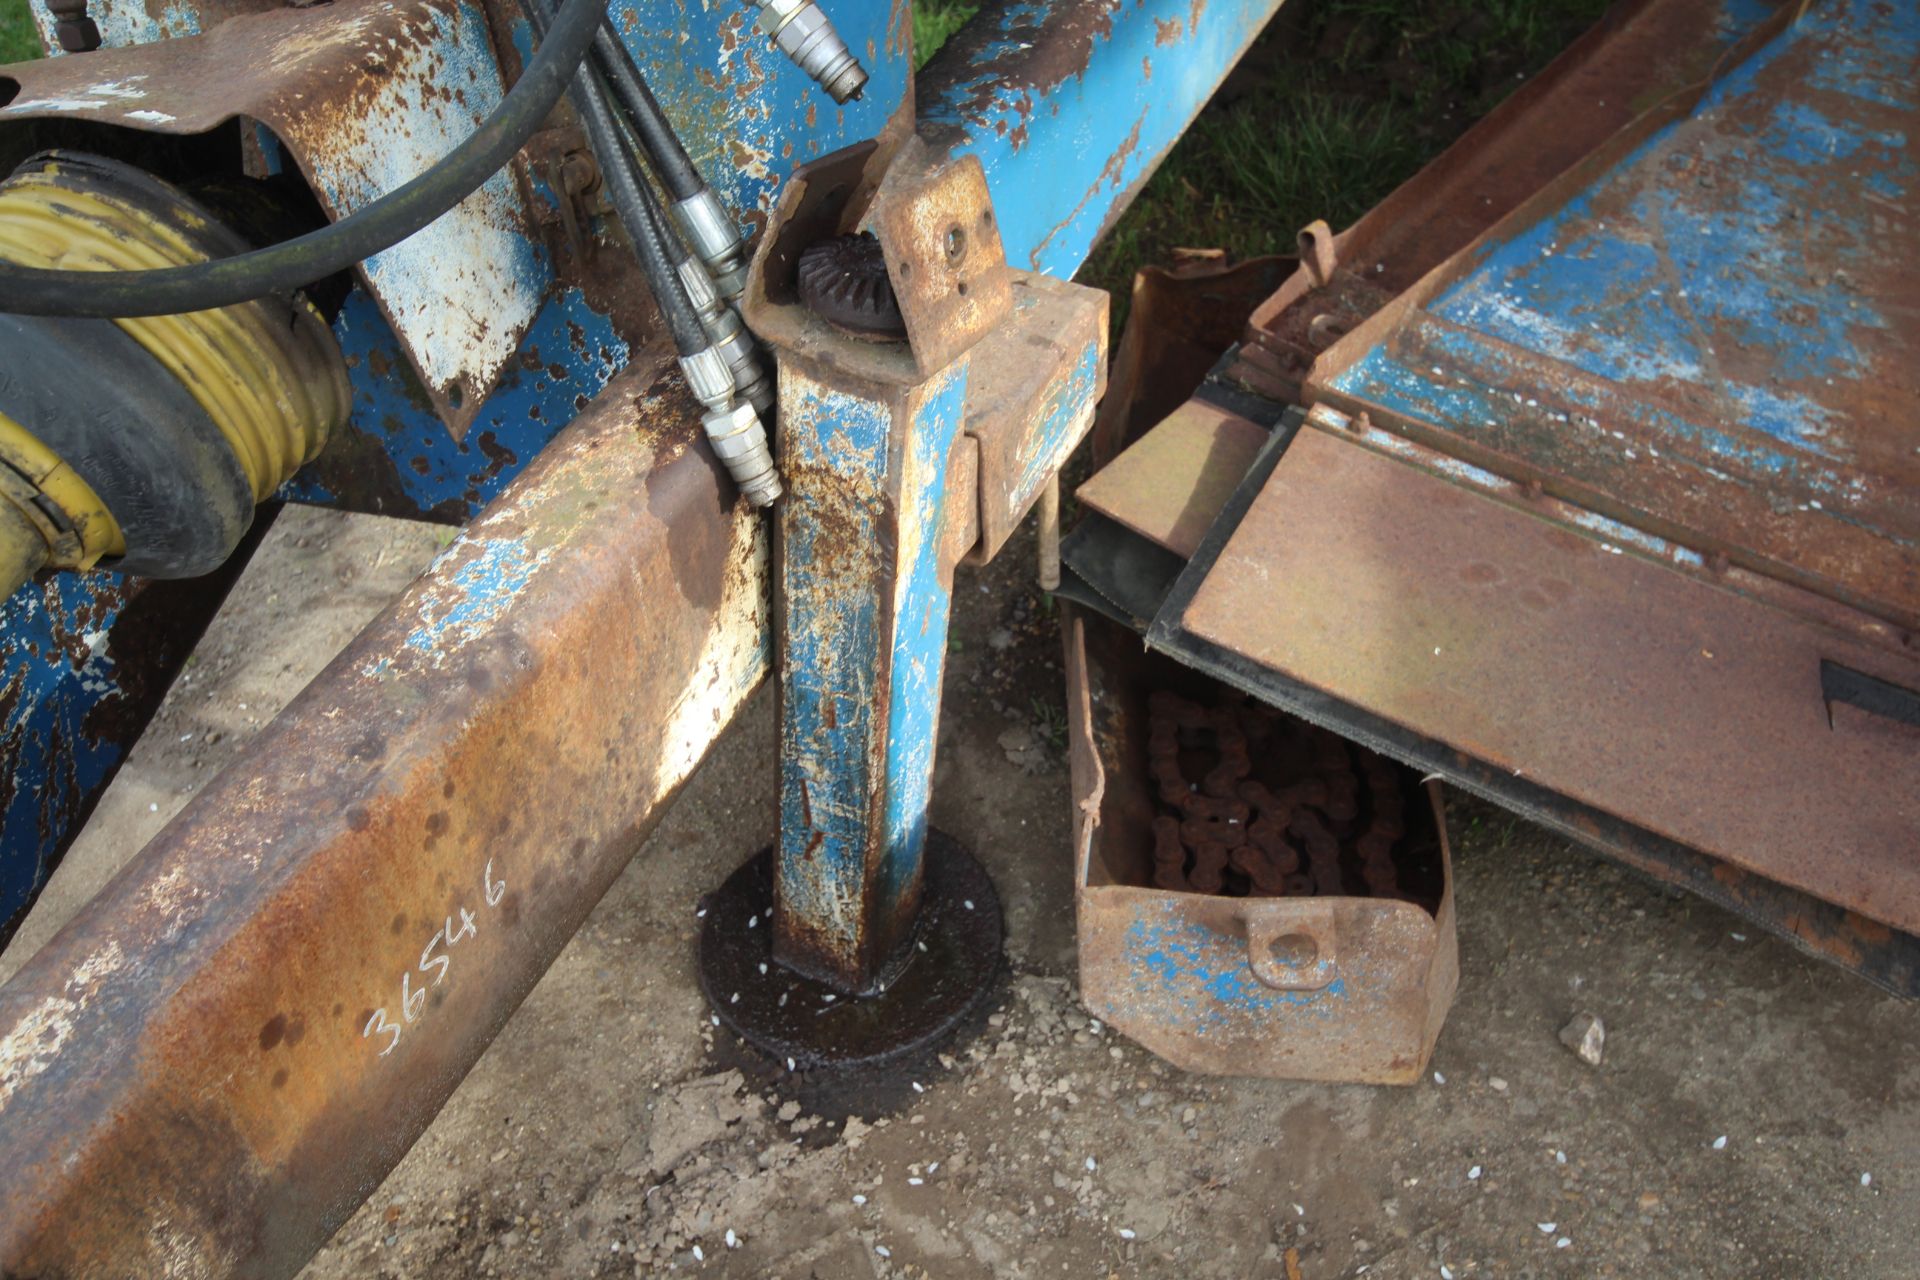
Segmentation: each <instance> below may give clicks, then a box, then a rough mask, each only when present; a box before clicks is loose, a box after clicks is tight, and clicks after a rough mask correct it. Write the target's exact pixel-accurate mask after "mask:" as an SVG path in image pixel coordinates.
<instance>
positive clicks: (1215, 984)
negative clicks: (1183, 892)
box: [1114, 903, 1351, 1032]
mask: <svg viewBox="0 0 1920 1280" xmlns="http://www.w3.org/2000/svg"><path fill="white" fill-rule="evenodd" d="M1140 912H1141V914H1140V916H1139V917H1138V918H1136V919H1135V920H1134V921H1133V922H1132V923H1131V924H1130V925H1128V927H1127V932H1126V935H1125V937H1126V944H1125V958H1124V959H1123V961H1122V963H1121V964H1120V965H1119V966H1117V967H1116V968H1115V969H1114V972H1116V973H1125V974H1129V975H1133V976H1134V977H1135V978H1136V981H1137V984H1138V990H1137V991H1136V992H1135V996H1136V997H1137V998H1138V999H1139V1000H1140V1001H1142V1002H1143V1003H1146V1004H1148V1005H1149V1006H1150V1007H1151V1008H1152V1009H1154V1011H1155V1019H1156V1021H1162V1022H1166V1023H1169V1024H1171V1025H1172V1026H1174V1027H1175V1028H1177V1029H1179V1030H1185V1031H1200V1032H1205V1031H1207V1030H1216V1031H1217V1030H1224V1029H1225V1028H1226V1027H1228V1026H1229V1025H1231V1024H1234V1023H1238V1022H1241V1021H1244V1020H1245V1019H1247V1018H1249V1017H1255V1018H1259V1017H1267V1018H1276V1017H1278V1018H1289V1017H1295V1018H1297V1017H1303V1016H1304V1017H1313V1018H1335V1017H1341V1016H1344V1014H1345V1009H1344V1007H1343V1006H1344V1005H1345V1003H1346V1002H1347V1000H1348V998H1349V996H1350V994H1351V988H1350V986H1349V983H1348V979H1347V978H1346V977H1345V976H1344V975H1342V976H1338V977H1336V978H1335V979H1334V980H1333V981H1332V982H1330V983H1328V984H1327V985H1326V986H1325V987H1322V988H1320V989H1319V990H1317V991H1280V990H1276V989H1275V988H1273V987H1269V986H1267V985H1266V984H1265V983H1263V982H1261V981H1260V980H1259V979H1258V978H1256V977H1255V976H1254V975H1253V970H1252V969H1251V968H1250V967H1249V965H1248V963H1247V940H1246V938H1245V937H1243V936H1240V935H1238V934H1232V933H1222V932H1221V931H1219V930H1217V929H1213V928H1211V927H1209V926H1207V925H1205V924H1202V923H1200V922H1199V921H1197V920H1193V919H1190V918H1188V917H1186V916H1184V915H1183V914H1181V912H1180V911H1179V910H1178V909H1177V906H1176V905H1175V904H1172V903H1169V904H1167V905H1166V906H1165V907H1163V908H1161V909H1160V910H1159V911H1158V912H1157V913H1156V912H1155V908H1154V907H1153V906H1150V905H1147V904H1142V905H1141V907H1140ZM1270 1030H1272V1029H1270Z"/></svg>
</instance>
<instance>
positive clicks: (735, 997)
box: [727, 991, 740, 1004]
mask: <svg viewBox="0 0 1920 1280" xmlns="http://www.w3.org/2000/svg"><path fill="white" fill-rule="evenodd" d="M727 1003H728V1004H739V1003H740V993H739V992H738V991H736V992H734V993H733V999H731V1000H729V1001H727Z"/></svg>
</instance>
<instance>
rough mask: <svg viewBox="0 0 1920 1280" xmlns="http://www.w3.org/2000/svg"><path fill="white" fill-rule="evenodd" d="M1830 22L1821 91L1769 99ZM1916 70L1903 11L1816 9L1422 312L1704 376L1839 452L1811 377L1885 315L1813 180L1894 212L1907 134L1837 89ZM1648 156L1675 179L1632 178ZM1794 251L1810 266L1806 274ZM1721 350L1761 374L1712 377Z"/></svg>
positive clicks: (1871, 260) (1581, 353)
mask: <svg viewBox="0 0 1920 1280" xmlns="http://www.w3.org/2000/svg"><path fill="white" fill-rule="evenodd" d="M1836 27H1837V28H1842V29H1843V30H1839V31H1833V32H1832V34H1833V35H1835V36H1837V37H1839V38H1838V39H1836V41H1835V52H1836V54H1839V53H1842V52H1844V55H1845V56H1836V57H1833V58H1832V59H1830V60H1825V61H1823V62H1822V63H1821V64H1820V65H1821V66H1822V68H1823V72H1822V77H1821V78H1822V79H1824V80H1825V81H1827V87H1826V89H1825V93H1824V94H1822V95H1820V96H1821V97H1825V96H1826V95H1832V97H1833V98H1834V99H1835V100H1834V101H1828V102H1822V103H1820V104H1818V105H1816V104H1815V103H1814V102H1811V101H1808V100H1807V99H1806V98H1804V97H1801V96H1797V95H1796V96H1782V94H1781V89H1782V85H1781V84H1780V83H1779V82H1778V81H1777V79H1776V78H1775V77H1774V75H1773V74H1772V72H1773V69H1774V68H1775V67H1776V65H1777V64H1778V63H1779V61H1780V59H1781V57H1782V56H1783V55H1784V54H1786V53H1787V52H1788V51H1789V50H1790V49H1791V48H1792V47H1793V46H1794V45H1795V44H1796V43H1797V42H1799V41H1802V40H1817V39H1820V38H1821V37H1822V35H1823V34H1826V32H1824V31H1823V30H1822V28H1836ZM1916 66H1920V10H1916V8H1915V7H1914V6H1912V5H1903V6H1891V5H1886V6H1882V5H1878V4H1874V3H1856V4H1853V5H1851V6H1846V5H1823V6H1820V7H1818V8H1817V9H1815V10H1813V11H1810V12H1809V14H1808V16H1807V17H1806V18H1804V19H1803V20H1802V22H1801V24H1799V25H1797V26H1796V27H1795V28H1793V29H1791V30H1790V31H1788V32H1787V33H1785V34H1783V35H1782V36H1780V37H1778V38H1776V39H1775V40H1773V41H1772V42H1771V43H1770V44H1769V45H1768V46H1767V47H1766V48H1764V49H1762V50H1760V51H1759V52H1758V53H1756V54H1755V55H1754V56H1752V57H1751V58H1749V59H1748V60H1747V61H1746V62H1744V63H1743V64H1741V65H1740V66H1739V67H1737V68H1735V69H1734V70H1733V71H1732V72H1731V73H1730V74H1728V75H1727V76H1726V77H1725V78H1724V79H1722V80H1721V81H1720V82H1719V83H1718V84H1717V85H1716V86H1715V87H1714V88H1713V89H1712V90H1711V91H1710V92H1709V93H1708V94H1707V96H1706V98H1705V99H1704V100H1703V101H1702V102H1701V103H1700V104H1699V106H1698V107H1697V108H1696V110H1695V111H1694V113H1693V118H1692V119H1691V120H1688V121H1682V122H1676V123H1675V124H1673V125H1670V126H1668V127H1667V128H1666V129H1663V130H1661V131H1660V132H1659V133H1657V134H1656V135H1654V136H1653V137H1652V138H1650V139H1648V140H1647V141H1646V142H1644V143H1642V144H1641V145H1640V146H1639V147H1638V148H1636V149H1635V150H1634V151H1633V152H1632V153H1630V154H1629V155H1628V156H1627V157H1625V158H1624V159H1623V160H1622V161H1621V162H1620V163H1619V164H1617V165H1616V166H1614V168H1613V169H1612V171H1611V172H1609V173H1608V174H1607V175H1606V176H1605V177H1604V178H1602V179H1601V180H1599V181H1597V182H1595V183H1594V184H1593V185H1592V186H1591V187H1590V188H1589V189H1588V190H1587V191H1585V192H1583V193H1581V194H1580V195H1579V196H1578V197H1577V198H1575V199H1573V200H1571V201H1569V202H1568V203H1567V204H1565V205H1564V206H1563V207H1562V208H1561V209H1559V210H1558V211H1557V212H1555V213H1554V214H1553V215H1552V216H1551V217H1548V218H1545V219H1543V220H1542V221H1540V222H1538V223H1536V224H1534V225H1533V226H1531V227H1528V228H1526V229H1525V230H1523V231H1521V232H1520V233H1519V234H1517V235H1515V236H1513V237H1512V238H1511V239H1509V240H1507V241H1505V242H1504V243H1501V244H1499V245H1496V246H1495V247H1494V248H1493V249H1492V250H1491V252H1490V253H1488V255H1487V256H1486V257H1485V259H1484V260H1483V261H1482V262H1481V263H1480V264H1479V266H1478V267H1477V268H1476V269H1475V270H1474V271H1473V272H1472V273H1471V274H1470V275H1469V276H1467V277H1466V278H1465V279H1463V280H1461V281H1460V282H1458V283H1457V284H1456V285H1454V286H1453V287H1452V288H1451V289H1450V290H1448V292H1447V293H1446V294H1445V295H1444V296H1442V297H1441V298H1439V299H1437V300H1436V301H1435V302H1434V303H1433V304H1432V306H1431V308H1430V309H1431V310H1432V311H1433V312H1434V314H1436V315H1438V316H1440V317H1442V318H1443V319H1446V320H1449V321H1452V322H1454V323H1456V324H1459V325H1462V326H1464V327H1468V328H1471V329H1474V330H1476V331H1478V332H1481V333H1484V334H1486V335H1487V336H1489V337H1493V338H1497V339H1499V340H1501V341H1504V342H1508V343H1512V344H1514V345H1516V346H1521V347H1525V348H1526V349H1528V350H1532V351H1537V352H1540V353H1542V354H1545V355H1550V356H1552V357H1554V358H1555V359H1559V360H1563V361H1566V362H1567V363H1569V364H1572V365H1574V366H1576V367H1578V368H1581V369H1584V370H1586V371H1587V372H1589V373H1592V374H1596V375H1598V376H1600V377H1604V378H1608V379H1610V380H1613V381H1616V382H1622V383H1658V382H1661V381H1663V380H1670V381H1674V382H1680V383H1687V384H1693V383H1700V382H1709V381H1711V382H1717V383H1718V384H1719V385H1720V387H1721V388H1722V390H1723V394H1725V395H1727V396H1728V397H1730V398H1731V400H1732V401H1733V402H1734V405H1735V406H1736V407H1737V409H1738V411H1739V413H1740V419H1741V424H1742V425H1743V426H1746V427H1748V428H1751V429H1754V430H1758V431H1762V432H1765V433H1766V434H1767V435H1770V436H1773V437H1775V438H1777V439H1778V440H1780V441H1781V442H1782V443H1784V444H1786V445H1788V446H1789V447H1790V448H1791V449H1792V450H1794V451H1806V452H1812V453H1815V454H1819V455H1821V456H1823V457H1828V458H1835V457H1842V456H1844V455H1845V453H1846V452H1847V449H1848V446H1847V444H1846V443H1845V442H1844V441H1840V440H1835V439H1832V438H1831V437H1830V432H1831V430H1832V428H1833V426H1834V425H1835V414H1834V412H1833V411H1832V410H1831V409H1830V407H1829V404H1828V398H1827V397H1826V396H1823V395H1821V394H1820V392H1819V390H1818V388H1819V387H1820V386H1821V385H1822V382H1821V380H1823V379H1827V378H1836V379H1838V378H1844V379H1850V380H1858V379H1860V378H1863V377H1866V376H1868V375H1869V374H1870V372H1871V370H1870V366H1869V363H1868V361H1867V359H1866V358H1865V357H1864V356H1863V354H1862V350H1861V345H1860V340H1861V336H1862V335H1861V330H1863V329H1877V330H1882V331H1884V330H1886V329H1887V328H1888V324H1887V320H1886V318H1885V317H1884V316H1883V315H1881V314H1880V313H1879V312H1878V311H1877V310H1876V309H1875V308H1874V307H1873V305H1872V301H1871V298H1870V296H1867V295H1863V294H1862V293H1861V291H1860V290H1858V289H1857V288H1854V287H1852V286H1851V285H1849V284H1848V283H1847V274H1848V273H1852V274H1853V275H1854V276H1855V278H1859V277H1860V276H1861V275H1862V273H1867V272H1872V271H1875V270H1877V269H1879V268H1880V267H1881V265H1882V263H1881V262H1880V261H1879V260H1878V256H1877V250H1878V249H1879V248H1880V247H1881V243H1880V239H1879V238H1878V237H1874V236H1870V235H1862V234H1861V230H1860V227H1859V221H1860V219H1861V218H1862V217H1871V216H1872V214H1871V213H1870V212H1869V210H1868V209H1867V208H1866V207H1864V206H1862V207H1857V208H1856V209H1855V210H1854V211H1852V212H1851V216H1849V214H1848V212H1846V211H1842V210H1836V209H1835V208H1834V207H1833V205H1832V204H1831V203H1829V202H1827V201H1824V200H1822V199H1820V198H1819V193H1820V192H1821V191H1822V190H1830V189H1832V188H1835V187H1840V188H1854V189H1859V188H1864V190H1865V191H1868V192H1873V193H1875V194H1877V195H1879V196H1880V197H1881V198H1883V199H1885V200H1888V201H1890V202H1892V203H1894V204H1896V205H1897V204H1898V202H1900V201H1901V200H1903V199H1904V198H1905V196H1906V194H1907V193H1908V192H1909V191H1911V190H1913V189H1914V187H1915V185H1916V182H1917V181H1920V166H1916V164H1915V161H1914V159H1913V155H1912V152H1911V151H1910V150H1909V148H1908V146H1907V138H1906V135H1905V133H1904V132H1903V131H1901V130H1899V129H1897V128H1889V127H1887V125H1886V123H1885V116H1884V114H1883V113H1880V112H1876V111H1871V110H1862V109H1861V105H1862V104H1861V102H1860V101H1858V100H1856V95H1855V94H1854V93H1853V85H1854V84H1855V83H1861V84H1863V85H1864V86H1866V87H1867V89H1868V94H1867V98H1868V99H1869V100H1871V99H1873V98H1876V97H1877V96H1878V93H1879V91H1880V89H1881V87H1883V86H1884V85H1885V84H1886V82H1887V81H1888V79H1889V78H1890V76H1891V75H1893V74H1894V71H1893V68H1895V67H1900V68H1904V69H1905V72H1906V74H1907V75H1909V76H1911V74H1912V72H1913V68H1914V67H1916ZM1812 87H1813V86H1811V85H1802V86H1800V90H1801V91H1802V92H1805V91H1806V90H1808V89H1811V88H1812ZM1841 113H1844V114H1841ZM1683 130H1684V131H1685V137H1684V138H1683V137H1679V136H1676V135H1680V134H1681V133H1682V131H1683ZM1694 138H1698V139H1699V141H1698V142H1691V143H1690V142H1689V141H1688V139H1694ZM1655 164H1665V165H1666V166H1667V167H1668V169H1669V170H1670V171H1671V173H1672V174H1673V180H1671V181H1649V180H1648V176H1647V172H1646V171H1647V169H1648V167H1649V166H1651V165H1655ZM1810 244H1817V245H1819V246H1820V250H1819V256H1820V258H1821V261H1822V266H1823V268H1824V269H1823V270H1822V271H1821V272H1818V273H1814V272H1809V271H1808V270H1806V269H1805V268H1806V266H1807V260H1808V256H1809V249H1808V246H1809V245H1810ZM1721 348H1727V349H1728V350H1727V351H1725V352H1723V351H1722V350H1721ZM1734 348H1740V349H1761V350H1764V351H1765V352H1766V353H1767V359H1766V361H1765V362H1764V366H1765V368H1764V373H1763V374H1762V375H1761V376H1760V377H1754V376H1753V375H1752V372H1750V370H1751V369H1753V368H1754V365H1753V364H1752V363H1750V362H1743V363H1742V364H1741V365H1740V366H1739V367H1738V370H1737V371H1732V370H1729V369H1728V368H1727V367H1726V365H1727V361H1726V360H1725V359H1724V356H1725V355H1730V354H1732V349H1734Z"/></svg>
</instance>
